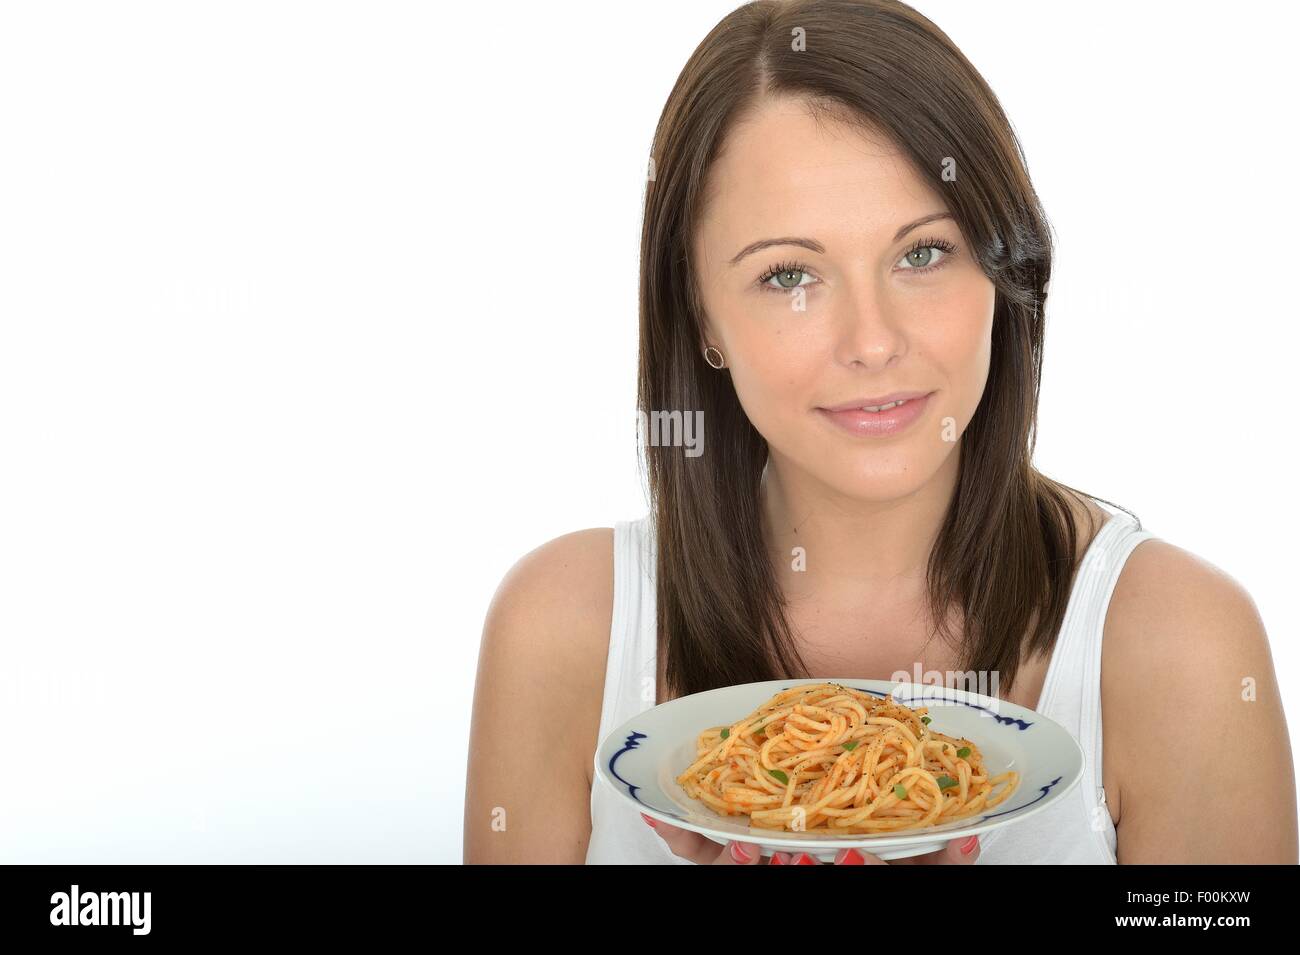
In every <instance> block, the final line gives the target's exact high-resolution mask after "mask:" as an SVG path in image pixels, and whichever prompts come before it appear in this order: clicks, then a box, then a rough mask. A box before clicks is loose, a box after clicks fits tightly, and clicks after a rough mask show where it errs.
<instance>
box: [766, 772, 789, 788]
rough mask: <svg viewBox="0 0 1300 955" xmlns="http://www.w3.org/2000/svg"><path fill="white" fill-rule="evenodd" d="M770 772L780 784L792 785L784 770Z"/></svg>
mask: <svg viewBox="0 0 1300 955" xmlns="http://www.w3.org/2000/svg"><path fill="white" fill-rule="evenodd" d="M768 772H769V773H771V774H772V775H773V776H774V777H775V778H776V779H777V780H779V781H780V782H782V783H784V784H786V785H789V783H790V777H789V776H787V775H786V774H785V772H784V771H783V770H780V769H769V770H768Z"/></svg>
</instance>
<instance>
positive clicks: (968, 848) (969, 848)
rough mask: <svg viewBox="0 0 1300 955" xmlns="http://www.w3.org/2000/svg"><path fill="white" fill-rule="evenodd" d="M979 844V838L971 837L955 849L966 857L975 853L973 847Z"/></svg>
mask: <svg viewBox="0 0 1300 955" xmlns="http://www.w3.org/2000/svg"><path fill="white" fill-rule="evenodd" d="M979 844H980V837H979V836H971V837H970V838H969V839H967V840H966V841H965V842H963V843H962V844H961V845H959V846H958V847H957V849H958V850H959V851H960V852H961V854H962V855H964V856H968V855H970V854H971V853H972V852H974V851H975V847H976V846H977V845H979Z"/></svg>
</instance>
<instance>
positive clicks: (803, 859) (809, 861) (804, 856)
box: [794, 852, 817, 865]
mask: <svg viewBox="0 0 1300 955" xmlns="http://www.w3.org/2000/svg"><path fill="white" fill-rule="evenodd" d="M794 864H795V865H816V864H817V860H816V859H814V858H813V857H812V856H810V855H809V854H808V853H806V852H801V853H799V858H797V859H795V860H794Z"/></svg>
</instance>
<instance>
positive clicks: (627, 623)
mask: <svg viewBox="0 0 1300 955" xmlns="http://www.w3.org/2000/svg"><path fill="white" fill-rule="evenodd" d="M654 573H655V539H654V532H653V524H652V518H651V515H649V514H647V515H646V516H645V517H642V518H639V519H637V520H634V521H616V522H615V523H614V605H613V613H612V615H611V618H610V633H609V654H608V656H607V658H606V662H605V691H604V695H603V697H602V701H601V716H600V738H601V739H604V738H605V736H606V734H608V733H610V732H612V731H613V730H614V728H615V727H617V726H619V725H620V724H622V723H625V722H627V721H628V720H630V719H631V718H632V717H634V716H636V715H637V714H638V713H643V712H645V711H646V710H648V709H650V708H651V707H653V706H654V705H655V676H656V672H655V671H656V660H655V651H656V649H657V648H656V646H655V633H656V622H655V582H654Z"/></svg>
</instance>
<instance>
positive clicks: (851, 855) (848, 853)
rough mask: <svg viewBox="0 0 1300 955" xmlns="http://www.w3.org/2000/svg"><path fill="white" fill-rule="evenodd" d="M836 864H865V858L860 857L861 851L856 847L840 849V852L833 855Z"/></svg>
mask: <svg viewBox="0 0 1300 955" xmlns="http://www.w3.org/2000/svg"><path fill="white" fill-rule="evenodd" d="M835 864H836V865H866V860H865V859H863V858H862V853H861V852H859V851H858V850H857V849H841V850H840V854H839V855H838V856H836V857H835Z"/></svg>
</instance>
